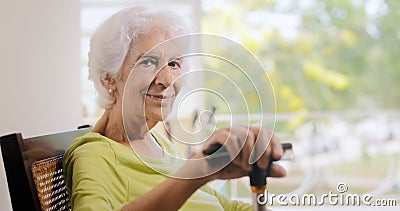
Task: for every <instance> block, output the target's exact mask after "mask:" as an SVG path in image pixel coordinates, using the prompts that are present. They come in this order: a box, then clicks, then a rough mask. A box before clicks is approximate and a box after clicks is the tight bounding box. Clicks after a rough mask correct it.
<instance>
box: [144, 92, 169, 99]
mask: <svg viewBox="0 0 400 211" xmlns="http://www.w3.org/2000/svg"><path fill="white" fill-rule="evenodd" d="M146 96H147V97H149V98H151V99H153V100H157V101H163V100H168V99H171V98H172V97H173V95H172V96H168V95H157V94H148V93H146Z"/></svg>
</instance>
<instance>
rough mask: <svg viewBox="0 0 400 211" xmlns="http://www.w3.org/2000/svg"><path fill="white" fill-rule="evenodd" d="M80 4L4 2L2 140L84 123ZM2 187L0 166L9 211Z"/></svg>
mask: <svg viewBox="0 0 400 211" xmlns="http://www.w3.org/2000/svg"><path fill="white" fill-rule="evenodd" d="M79 6H80V4H79V0H35V1H29V0H2V1H0V73H1V74H0V106H1V107H0V136H1V135H5V134H8V133H11V132H22V134H23V136H24V137H29V136H35V135H39V134H45V133H52V132H60V131H64V130H71V129H74V128H76V126H77V125H78V124H79V123H80V121H81V119H82V118H81V117H82V114H81V110H82V109H81V107H82V106H81V94H80V93H81V89H80V26H79V15H80V13H79ZM0 156H1V154H0ZM0 167H1V165H0ZM3 184H5V183H4V169H1V168H0V188H2V189H0V210H9V209H10V208H9V206H7V205H8V204H9V203H7V200H8V196H7V194H8V192H7V190H6V189H5V188H4V185H3Z"/></svg>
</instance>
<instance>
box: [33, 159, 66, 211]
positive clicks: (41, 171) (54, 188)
mask: <svg viewBox="0 0 400 211" xmlns="http://www.w3.org/2000/svg"><path fill="white" fill-rule="evenodd" d="M62 160H63V155H58V156H54V157H51V158H47V159H44V160H40V161H36V162H34V163H33V164H32V174H33V180H34V182H35V187H36V190H37V194H38V197H39V201H40V205H41V208H42V210H45V211H53V210H71V207H70V205H69V200H68V195H67V187H66V185H65V183H64V177H63V170H62Z"/></svg>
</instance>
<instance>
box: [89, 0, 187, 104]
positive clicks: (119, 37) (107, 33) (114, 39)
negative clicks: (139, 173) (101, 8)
mask: <svg viewBox="0 0 400 211" xmlns="http://www.w3.org/2000/svg"><path fill="white" fill-rule="evenodd" d="M154 23H159V24H162V26H163V27H164V28H165V29H164V28H163V29H164V30H166V33H168V34H169V35H170V36H173V37H175V36H179V35H183V34H188V33H189V32H190V28H189V25H188V24H187V22H186V21H185V19H184V18H183V17H181V16H179V15H177V14H176V12H175V11H168V10H162V9H158V8H153V7H152V8H150V7H142V6H141V7H133V8H129V9H124V10H121V11H119V12H117V13H115V14H114V15H112V16H111V17H110V18H109V19H107V20H106V21H105V22H104V23H103V24H102V25H100V27H99V28H98V29H97V30H96V31H95V32H94V34H93V36H92V38H91V40H90V51H89V63H88V67H89V79H90V80H92V81H93V83H94V86H95V88H96V90H97V92H98V96H97V102H98V104H99V106H100V107H102V108H109V107H110V106H111V105H112V104H113V103H114V101H115V99H114V96H112V95H110V93H109V92H108V91H107V90H106V88H105V87H104V86H103V85H102V83H101V77H103V76H104V74H110V75H111V76H113V77H117V76H118V75H119V73H120V71H121V68H122V64H123V62H124V60H125V57H126V56H127V54H128V51H129V49H130V48H132V47H134V46H132V45H133V42H134V41H135V40H136V39H137V38H138V37H139V36H142V35H146V34H147V33H149V32H150V31H151V30H152V27H153V26H154Z"/></svg>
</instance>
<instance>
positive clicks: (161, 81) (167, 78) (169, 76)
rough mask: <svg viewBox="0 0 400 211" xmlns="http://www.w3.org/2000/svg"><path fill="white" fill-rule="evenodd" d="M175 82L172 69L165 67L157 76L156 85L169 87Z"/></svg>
mask: <svg viewBox="0 0 400 211" xmlns="http://www.w3.org/2000/svg"><path fill="white" fill-rule="evenodd" d="M174 80H175V77H174V75H173V73H172V72H171V67H170V66H168V65H165V66H164V67H163V68H161V70H160V71H159V72H158V73H157V74H156V76H155V84H156V85H161V86H164V87H169V86H170V85H171V84H172V83H173V82H174Z"/></svg>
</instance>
